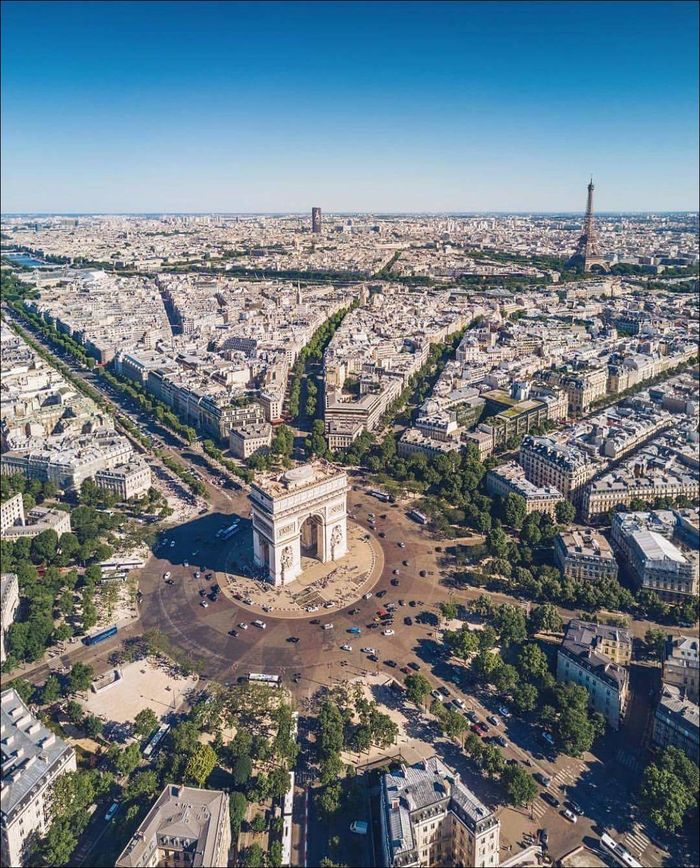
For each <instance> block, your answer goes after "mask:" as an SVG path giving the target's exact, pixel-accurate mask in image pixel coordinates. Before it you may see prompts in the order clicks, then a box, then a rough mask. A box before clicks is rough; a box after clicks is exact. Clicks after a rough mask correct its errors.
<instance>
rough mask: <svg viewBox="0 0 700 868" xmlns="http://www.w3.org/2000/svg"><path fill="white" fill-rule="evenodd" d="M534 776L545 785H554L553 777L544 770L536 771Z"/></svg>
mask: <svg viewBox="0 0 700 868" xmlns="http://www.w3.org/2000/svg"><path fill="white" fill-rule="evenodd" d="M533 778H534V779H535V780H536V781H539V783H541V784H542V786H543V787H551V786H552V779H551V778H550V777H549V775H546V774H544V772H535V774H534V775H533Z"/></svg>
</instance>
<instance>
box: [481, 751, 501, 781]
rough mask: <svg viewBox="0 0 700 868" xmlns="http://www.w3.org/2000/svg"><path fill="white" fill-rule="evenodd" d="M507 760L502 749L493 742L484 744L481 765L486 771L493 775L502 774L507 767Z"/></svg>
mask: <svg viewBox="0 0 700 868" xmlns="http://www.w3.org/2000/svg"><path fill="white" fill-rule="evenodd" d="M505 765H506V761H505V759H504V758H503V754H502V753H501V752H500V750H499V749H498V748H497V747H495V746H494V745H492V744H484V745H482V747H481V766H482V768H483V769H484V771H485V772H486V773H487V774H489V775H492V776H495V775H500V773H501V772H502V771H503V769H504V768H505Z"/></svg>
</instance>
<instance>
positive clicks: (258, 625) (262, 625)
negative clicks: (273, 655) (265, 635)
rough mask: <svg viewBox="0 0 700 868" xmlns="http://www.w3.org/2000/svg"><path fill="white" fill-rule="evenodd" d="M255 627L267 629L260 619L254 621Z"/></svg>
mask: <svg viewBox="0 0 700 868" xmlns="http://www.w3.org/2000/svg"><path fill="white" fill-rule="evenodd" d="M253 626H254V627H260V629H261V630H264V629H265V628H266V627H267V624H266V623H265V622H264V621H261V620H260V619H258V620H256V621H253Z"/></svg>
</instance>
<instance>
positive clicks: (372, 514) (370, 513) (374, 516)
mask: <svg viewBox="0 0 700 868" xmlns="http://www.w3.org/2000/svg"><path fill="white" fill-rule="evenodd" d="M367 518H376V515H375V514H374V513H373V512H368V513H367Z"/></svg>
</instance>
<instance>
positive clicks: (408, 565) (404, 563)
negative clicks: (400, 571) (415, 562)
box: [401, 561, 411, 567]
mask: <svg viewBox="0 0 700 868" xmlns="http://www.w3.org/2000/svg"><path fill="white" fill-rule="evenodd" d="M401 563H402V564H403V565H404V566H405V567H410V566H411V562H410V561H401Z"/></svg>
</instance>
